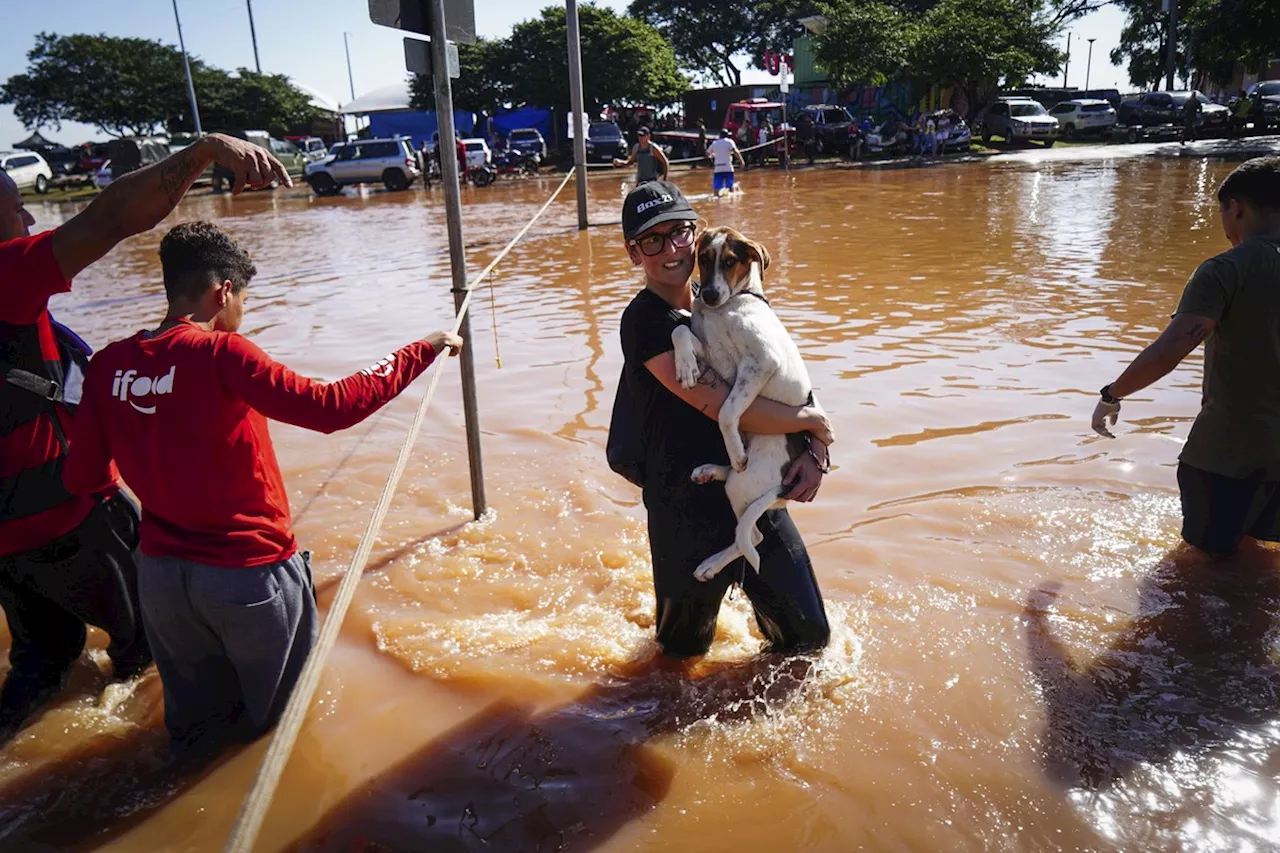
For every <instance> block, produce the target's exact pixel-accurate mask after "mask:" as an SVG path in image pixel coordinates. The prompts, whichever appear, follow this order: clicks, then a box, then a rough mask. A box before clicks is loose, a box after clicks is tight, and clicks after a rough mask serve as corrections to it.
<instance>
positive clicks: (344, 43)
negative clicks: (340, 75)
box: [342, 33, 356, 101]
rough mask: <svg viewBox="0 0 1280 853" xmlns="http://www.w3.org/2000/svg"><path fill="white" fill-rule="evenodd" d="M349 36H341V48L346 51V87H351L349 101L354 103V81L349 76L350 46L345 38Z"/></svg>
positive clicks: (347, 34) (344, 34) (346, 34)
mask: <svg viewBox="0 0 1280 853" xmlns="http://www.w3.org/2000/svg"><path fill="white" fill-rule="evenodd" d="M349 35H351V33H343V34H342V46H343V47H345V48H346V50H347V85H348V86H350V87H351V100H353V101H354V100H355V99H356V81H355V78H354V77H352V76H351V44H350V42H348V41H347V36H349Z"/></svg>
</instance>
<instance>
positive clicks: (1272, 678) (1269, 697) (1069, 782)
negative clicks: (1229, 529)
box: [1025, 545, 1280, 790]
mask: <svg viewBox="0 0 1280 853" xmlns="http://www.w3.org/2000/svg"><path fill="white" fill-rule="evenodd" d="M1059 589H1060V584H1057V583H1056V582H1055V583H1050V584H1045V585H1043V586H1041V587H1040V588H1039V589H1037V590H1036V591H1035V592H1034V593H1032V595H1031V596H1030V598H1029V600H1028V603H1027V606H1026V608H1025V615H1026V617H1027V620H1028V621H1027V642H1028V646H1029V651H1030V657H1031V665H1032V671H1033V674H1034V677H1035V679H1036V681H1037V682H1038V683H1039V685H1040V687H1041V689H1042V691H1043V695H1044V699H1045V702H1046V704H1047V711H1048V722H1047V727H1046V731H1045V737H1044V744H1043V759H1044V765H1045V770H1046V773H1047V774H1048V775H1049V776H1050V777H1051V778H1052V779H1054V780H1055V781H1057V782H1059V783H1061V784H1064V785H1066V786H1068V787H1072V788H1085V789H1089V790H1103V789H1107V788H1110V787H1112V786H1114V785H1116V784H1119V783H1120V782H1121V781H1123V780H1124V779H1126V778H1127V777H1129V776H1130V775H1131V774H1132V773H1133V772H1135V771H1136V770H1137V769H1138V768H1139V767H1140V766H1142V765H1147V764H1160V763H1162V762H1166V761H1168V760H1170V759H1172V758H1173V757H1174V756H1175V755H1178V754H1183V753H1191V754H1197V753H1198V754H1203V753H1204V752H1206V751H1208V750H1211V749H1214V748H1215V747H1220V746H1223V745H1225V744H1228V743H1229V742H1231V741H1232V740H1233V739H1235V738H1236V737H1237V736H1238V735H1240V734H1241V733H1244V732H1247V731H1249V730H1253V729H1257V728H1259V727H1262V726H1266V725H1267V724H1269V723H1271V722H1273V721H1275V720H1276V719H1277V717H1280V660H1278V659H1277V657H1276V655H1275V649H1276V648H1277V647H1278V645H1280V554H1278V553H1276V552H1274V551H1268V550H1266V549H1263V548H1258V547H1254V548H1250V549H1241V551H1240V552H1239V553H1238V554H1236V555H1233V556H1232V557H1229V558H1222V559H1218V560H1212V559H1209V558H1206V557H1205V556H1204V555H1202V554H1200V553H1199V552H1196V551H1193V550H1192V549H1191V548H1189V547H1187V546H1185V545H1181V546H1179V547H1178V548H1176V549H1175V550H1173V551H1171V552H1170V553H1169V554H1167V555H1166V556H1165V557H1164V559H1163V560H1161V562H1160V563H1159V564H1158V565H1157V566H1156V567H1155V569H1154V570H1153V571H1152V572H1151V574H1150V575H1149V576H1148V578H1147V579H1146V580H1145V581H1144V582H1143V585H1142V587H1141V590H1140V593H1139V606H1138V616H1137V617H1136V618H1135V619H1134V620H1133V622H1132V623H1131V624H1130V625H1129V626H1128V627H1127V628H1126V629H1125V630H1124V631H1123V633H1121V634H1120V636H1119V637H1118V639H1117V640H1116V641H1115V642H1114V643H1112V644H1111V645H1110V647H1109V648H1107V649H1106V651H1104V652H1102V653H1101V654H1100V655H1098V657H1096V658H1095V659H1094V660H1093V661H1092V662H1090V663H1089V665H1088V666H1085V667H1081V666H1078V665H1077V664H1075V663H1074V662H1073V661H1072V660H1071V657H1070V655H1069V653H1068V651H1067V648H1066V647H1065V646H1064V645H1063V644H1062V642H1061V641H1059V640H1058V639H1056V638H1055V637H1054V636H1053V632H1052V630H1051V628H1050V624H1049V622H1050V618H1051V617H1050V615H1049V612H1048V610H1049V608H1050V607H1051V606H1052V604H1053V602H1054V601H1055V600H1056V599H1057V595H1058V592H1059Z"/></svg>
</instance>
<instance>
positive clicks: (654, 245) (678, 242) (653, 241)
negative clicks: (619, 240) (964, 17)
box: [631, 225, 694, 257]
mask: <svg viewBox="0 0 1280 853" xmlns="http://www.w3.org/2000/svg"><path fill="white" fill-rule="evenodd" d="M693 232H694V227H693V226H692V225H681V226H680V227H679V228H672V229H671V230H670V231H668V232H667V233H666V234H650V235H648V236H647V237H641V238H640V239H639V240H632V241H631V245H633V246H638V247H639V248H640V252H641V254H644V255H648V256H649V257H653V256H654V255H661V254H662V250H663V249H664V248H665V247H666V243H667V241H668V240H670V241H671V248H673V249H687V248H689V247H690V246H692V245H693Z"/></svg>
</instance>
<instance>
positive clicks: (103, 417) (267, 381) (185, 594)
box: [63, 222, 462, 752]
mask: <svg viewBox="0 0 1280 853" xmlns="http://www.w3.org/2000/svg"><path fill="white" fill-rule="evenodd" d="M160 263H161V266H162V268H163V271H164V287H165V293H166V295H167V296H168V299H169V309H168V314H167V315H166V316H165V318H164V320H163V322H161V323H160V325H159V326H158V327H157V328H155V329H153V330H149V331H142V332H138V333H137V334H136V335H134V336H133V337H131V338H127V339H125V340H122V341H117V342H116V343H113V344H110V345H109V346H107V347H106V348H104V349H103V350H102V351H101V352H99V353H98V354H97V355H96V356H94V358H93V360H92V361H91V362H90V364H89V369H88V372H87V374H86V375H85V380H84V394H83V398H82V400H81V403H80V411H79V413H78V414H77V417H76V423H75V428H74V430H73V432H72V436H71V449H70V451H69V452H68V454H67V461H66V465H65V467H64V469H63V480H64V482H65V483H66V486H67V488H68V489H69V490H70V491H71V492H73V493H75V494H80V495H86V494H93V493H94V492H96V491H98V490H99V489H101V488H103V486H104V484H106V483H108V482H110V481H111V479H112V470H111V469H112V463H113V461H114V463H115V464H116V465H118V466H119V469H120V474H121V475H122V476H123V477H124V480H125V482H127V483H128V484H129V486H130V487H131V488H132V489H133V490H134V492H135V493H136V494H137V495H138V498H139V499H140V500H141V501H142V523H141V526H140V532H141V539H142V541H141V545H140V546H139V556H138V588H139V594H140V599H141V604H142V618H143V621H144V623H145V624H146V629H147V636H148V637H149V638H150V640H151V647H152V650H153V651H154V653H155V657H156V665H157V667H158V668H159V670H160V679H161V681H162V682H163V684H164V708H165V726H166V727H167V728H168V730H169V735H170V738H171V739H172V741H173V743H174V746H175V748H176V749H177V750H178V751H179V752H190V751H200V752H205V751H206V750H216V749H217V748H219V747H221V746H223V745H225V744H226V743H227V742H228V741H231V740H243V739H251V738H253V737H257V736H258V735H260V734H262V733H263V732H265V731H267V730H268V729H269V728H271V727H272V726H273V725H275V722H276V720H277V719H278V718H279V715H280V713H281V712H282V711H283V710H284V705H285V703H286V702H287V701H288V698H289V693H290V692H291V691H292V689H293V685H294V683H295V682H296V681H297V678H298V675H299V674H300V673H301V671H302V666H303V664H304V663H305V661H306V657H307V654H308V653H309V652H310V650H311V647H312V645H313V644H314V642H315V637H316V632H317V615H316V602H315V588H314V586H313V584H312V580H311V570H310V566H309V555H308V553H307V552H305V551H299V550H298V546H297V542H296V541H295V540H294V536H293V530H292V527H291V524H290V518H289V500H288V495H287V492H286V491H285V485H284V480H283V478H282V477H281V475H280V467H279V465H278V464H277V463H276V455H275V450H274V449H273V447H272V444H271V436H270V434H269V433H268V431H267V421H268V419H272V420H278V421H283V422H285V423H290V424H294V425H296V426H301V427H306V428H308V429H313V430H318V431H320V432H326V433H328V432H334V431H335V430H340V429H346V428H347V427H350V426H354V425H355V424H357V423H359V422H360V421H362V420H363V419H365V418H366V417H368V416H369V415H371V414H373V413H374V412H375V411H377V410H378V409H379V408H381V407H382V406H383V405H384V404H385V403H387V402H388V401H389V400H391V399H392V398H394V397H395V396H396V395H397V394H399V393H400V392H401V391H403V390H404V389H405V388H406V387H408V385H409V383H411V382H412V381H413V380H414V379H415V378H417V377H418V375H419V374H421V373H422V372H423V371H424V370H426V368H427V366H428V365H429V364H431V362H432V361H433V360H434V359H435V357H436V355H437V354H438V353H440V352H441V351H442V350H445V349H448V350H450V351H451V352H454V353H456V352H457V351H458V349H459V348H460V347H461V346H462V340H461V339H460V338H459V337H457V336H456V335H453V334H451V333H449V332H435V333H433V334H431V335H429V336H428V337H427V338H425V339H423V340H420V341H416V342H414V343H411V344H409V345H407V346H405V347H402V348H400V349H399V350H396V351H395V352H394V353H392V354H391V355H389V356H387V357H386V358H384V359H382V360H381V361H379V362H378V363H377V364H375V365H373V366H372V367H370V368H368V369H366V370H362V371H360V372H359V373H355V374H352V375H351V376H348V377H347V378H346V379H343V380H340V381H338V382H334V383H331V384H325V383H322V382H315V381H312V380H310V379H307V378H306V377H303V376H300V375H298V374H297V373H294V372H293V371H292V370H290V369H289V368H287V367H285V366H284V365H282V364H279V363H277V362H275V361H273V360H272V359H271V358H270V357H269V356H268V355H267V354H266V353H264V352H263V351H262V350H261V349H259V348H258V346H257V345H255V344H254V343H253V342H252V341H250V340H249V339H248V338H245V337H242V336H241V335H239V334H237V330H238V329H239V328H240V322H241V319H242V317H243V312H244V300H245V290H246V288H247V286H248V284H249V281H250V279H252V278H253V276H254V274H255V272H256V270H255V268H254V265H253V262H252V260H251V259H250V258H249V255H248V253H247V252H246V251H245V250H244V249H243V248H241V246H240V245H239V244H238V243H236V241H235V240H234V239H233V238H231V237H230V236H229V235H227V234H226V233H225V232H223V231H221V230H220V229H218V228H217V227H216V226H214V225H211V224H209V223H207V222H189V223H184V224H182V225H179V226H177V227H176V228H174V229H173V230H172V231H170V232H169V233H168V234H167V235H166V236H165V238H164V240H163V241H161V243H160Z"/></svg>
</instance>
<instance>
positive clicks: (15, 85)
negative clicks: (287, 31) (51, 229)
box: [0, 33, 318, 136]
mask: <svg viewBox="0 0 1280 853" xmlns="http://www.w3.org/2000/svg"><path fill="white" fill-rule="evenodd" d="M27 60H28V62H29V63H30V64H29V66H28V68H27V71H26V73H25V74H16V75H14V76H12V77H10V78H9V79H8V80H7V81H6V82H5V83H4V85H3V86H0V103H5V104H12V105H13V108H14V113H15V114H16V115H17V117H18V120H19V121H21V122H22V123H23V125H24V126H26V127H27V128H28V129H29V130H34V129H38V128H40V127H42V126H51V127H53V128H55V129H56V128H60V127H61V125H62V122H64V121H78V122H84V123H85V124H91V125H95V126H96V127H98V128H99V129H100V130H102V131H103V132H104V133H107V134H109V135H111V136H127V135H135V136H149V135H152V134H154V133H156V132H157V131H159V130H161V129H162V128H168V129H169V130H171V131H177V130H194V129H195V125H194V122H193V121H192V119H191V115H190V113H191V108H190V104H189V102H188V98H187V84H186V73H185V71H184V69H183V66H182V53H181V52H180V51H179V50H177V49H176V48H174V47H172V46H170V45H166V44H162V43H161V42H158V41H149V40H147V39H137V38H115V37H112V36H105V35H69V36H59V35H52V34H49V33H41V34H39V35H38V36H36V44H35V46H34V47H33V48H32V49H31V51H30V52H29V53H28V54H27ZM191 76H192V80H193V82H194V86H195V90H196V98H197V101H198V103H199V107H200V119H201V124H202V125H203V126H204V127H205V128H207V129H210V130H243V129H264V130H268V131H270V132H271V133H273V134H276V135H283V134H284V133H286V132H287V131H289V130H290V129H292V128H295V127H300V126H305V125H307V124H310V123H311V122H312V121H313V120H314V119H315V118H316V117H317V116H318V111H317V110H316V108H315V107H313V106H311V104H310V98H309V97H308V96H307V95H305V94H304V93H302V92H301V91H299V90H298V89H297V88H296V87H295V86H294V85H293V84H292V83H290V82H289V78H288V77H286V76H284V75H282V74H258V73H256V72H253V71H249V70H248V69H244V68H242V69H240V70H239V71H238V72H237V76H232V75H230V74H228V73H227V72H226V71H223V70H221V69H219V68H213V67H211V66H207V65H205V64H204V63H203V62H201V61H200V60H199V59H198V58H196V57H191Z"/></svg>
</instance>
